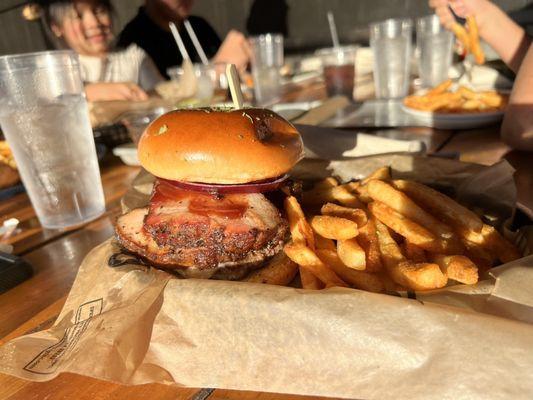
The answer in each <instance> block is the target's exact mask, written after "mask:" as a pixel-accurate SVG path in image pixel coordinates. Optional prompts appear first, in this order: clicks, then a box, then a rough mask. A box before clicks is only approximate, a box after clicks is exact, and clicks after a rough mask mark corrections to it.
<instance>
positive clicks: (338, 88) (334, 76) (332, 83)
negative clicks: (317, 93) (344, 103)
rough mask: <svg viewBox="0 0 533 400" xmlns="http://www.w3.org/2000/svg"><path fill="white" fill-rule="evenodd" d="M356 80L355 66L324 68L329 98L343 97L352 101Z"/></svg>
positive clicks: (329, 66) (330, 66) (328, 66)
mask: <svg viewBox="0 0 533 400" xmlns="http://www.w3.org/2000/svg"><path fill="white" fill-rule="evenodd" d="M354 79H355V66H354V64H345V65H326V66H324V80H325V81H326V91H327V93H328V96H330V97H331V96H337V95H343V96H346V97H348V98H349V99H351V98H352V97H353V86H354Z"/></svg>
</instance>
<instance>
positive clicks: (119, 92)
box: [85, 82, 148, 101]
mask: <svg viewBox="0 0 533 400" xmlns="http://www.w3.org/2000/svg"><path fill="white" fill-rule="evenodd" d="M85 94H86V95H87V100H89V101H106V100H130V101H141V100H147V99H148V95H147V94H146V92H145V91H144V90H142V89H141V88H140V87H139V86H138V85H136V84H135V83H133V82H97V83H88V84H86V85H85Z"/></svg>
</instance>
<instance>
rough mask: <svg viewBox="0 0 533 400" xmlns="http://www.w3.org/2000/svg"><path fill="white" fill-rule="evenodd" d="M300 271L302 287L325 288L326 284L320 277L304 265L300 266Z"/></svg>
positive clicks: (311, 288)
mask: <svg viewBox="0 0 533 400" xmlns="http://www.w3.org/2000/svg"><path fill="white" fill-rule="evenodd" d="M298 271H299V272H300V281H301V282H302V287H303V288H304V289H310V290H320V289H324V284H323V283H322V281H321V280H320V279H318V278H317V277H316V276H315V275H313V273H312V272H310V271H309V270H307V269H306V268H304V267H298Z"/></svg>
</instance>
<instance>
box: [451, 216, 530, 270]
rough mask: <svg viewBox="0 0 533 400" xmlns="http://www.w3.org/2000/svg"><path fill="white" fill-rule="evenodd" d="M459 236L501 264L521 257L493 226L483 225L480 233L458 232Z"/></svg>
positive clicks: (514, 247)
mask: <svg viewBox="0 0 533 400" xmlns="http://www.w3.org/2000/svg"><path fill="white" fill-rule="evenodd" d="M460 234H461V235H462V236H463V238H464V239H465V240H467V241H468V242H470V243H473V244H477V245H479V246H481V247H482V248H485V249H487V251H489V252H492V253H493V254H495V255H496V257H497V258H498V259H499V260H500V261H501V262H502V263H508V262H510V261H513V260H516V259H518V258H520V257H521V254H520V252H519V251H518V249H517V248H516V246H514V245H513V244H512V243H511V242H509V241H508V240H507V239H505V238H504V237H503V236H502V235H501V234H500V233H499V232H498V231H497V230H496V228H494V227H493V226H490V225H487V224H483V228H482V229H481V232H480V233H476V232H472V231H470V230H460Z"/></svg>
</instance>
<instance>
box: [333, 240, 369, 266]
mask: <svg viewBox="0 0 533 400" xmlns="http://www.w3.org/2000/svg"><path fill="white" fill-rule="evenodd" d="M337 254H338V255H339V258H340V259H341V261H342V262H343V264H344V265H346V266H347V267H348V268H353V269H357V270H361V271H362V270H364V269H365V268H366V254H365V251H364V250H363V248H362V247H361V246H360V245H359V243H358V242H357V239H356V238H352V239H346V240H339V241H338V242H337Z"/></svg>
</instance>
